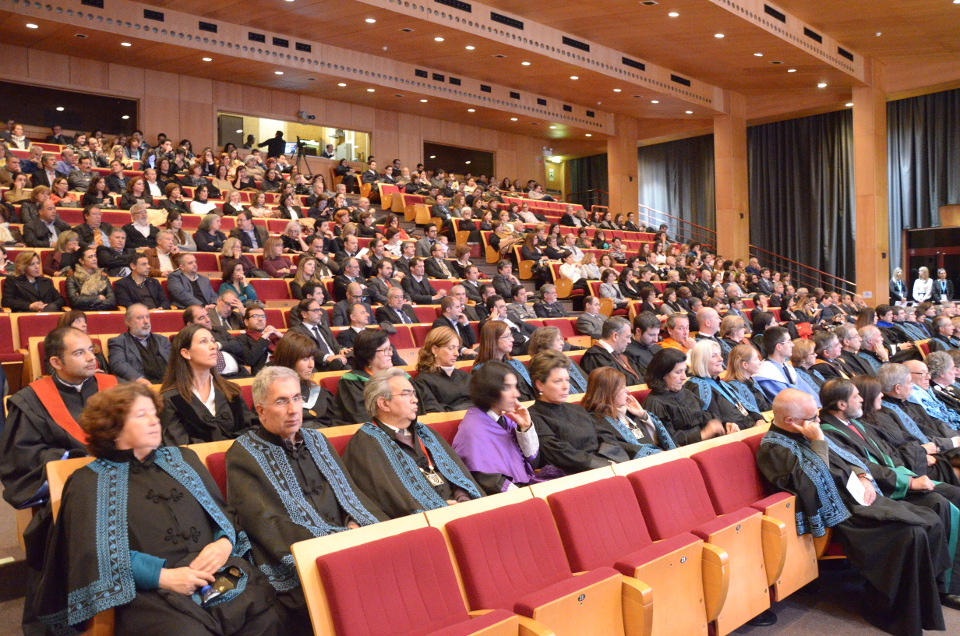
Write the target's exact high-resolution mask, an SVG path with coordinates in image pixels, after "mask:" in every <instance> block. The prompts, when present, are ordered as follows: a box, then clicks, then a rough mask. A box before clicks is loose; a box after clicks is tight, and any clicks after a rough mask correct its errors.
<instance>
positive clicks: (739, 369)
mask: <svg viewBox="0 0 960 636" xmlns="http://www.w3.org/2000/svg"><path fill="white" fill-rule="evenodd" d="M762 362H763V360H761V358H760V353H759V352H758V351H757V349H756V347H754V346H753V345H749V344H739V345H737V346H736V347H734V348H733V349H731V350H730V359H729V362H728V363H727V370H726V371H724V372H723V374H721V376H720V378H721V379H722V380H723V381H724V382H725V383H727V384H728V385H729V386H730V387H731V388H733V390H734V392H735V393H736V394H737V396H738V397H739V398H740V400H741V401H742V402H743V404H744V406H746V407H747V410H749V411H752V412H754V413H765V412H766V411H769V410H770V409H771V408H772V407H771V406H770V401H769V400H767V398H766V396H764V394H763V391H761V390H760V387H758V386H757V383H756V382H754V381H753V376H754V374H755V373H756V372H757V371H758V370H759V369H760V365H761V364H762Z"/></svg>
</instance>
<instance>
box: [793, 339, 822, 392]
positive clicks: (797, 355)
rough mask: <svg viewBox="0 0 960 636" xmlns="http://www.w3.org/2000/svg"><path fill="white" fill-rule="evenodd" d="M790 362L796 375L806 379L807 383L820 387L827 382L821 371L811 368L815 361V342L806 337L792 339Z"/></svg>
mask: <svg viewBox="0 0 960 636" xmlns="http://www.w3.org/2000/svg"><path fill="white" fill-rule="evenodd" d="M790 363H791V364H793V368H794V369H795V370H796V372H797V375H798V376H799V377H801V378H803V379H804V380H806V381H807V385H808V386H811V387H814V388H816V389H818V390H819V389H820V388H821V387H822V386H823V385H824V384H826V382H827V378H825V377H824V376H823V374H822V373H820V372H819V371H817V370H816V369H814V368H813V365H815V364H816V363H817V351H816V344H815V343H814V341H813V340H810V339H807V338H797V339H796V340H794V341H793V353H792V354H790Z"/></svg>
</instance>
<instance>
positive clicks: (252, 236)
mask: <svg viewBox="0 0 960 636" xmlns="http://www.w3.org/2000/svg"><path fill="white" fill-rule="evenodd" d="M230 236H231V237H232V238H237V239H240V249H241V251H243V252H257V253H260V252H263V246H264V245H265V244H266V243H267V238H269V236H268V234H267V228H265V227H263V226H260V225H254V224H253V214H252V213H251V212H249V211H248V210H242V211H240V213H238V214H237V226H236V227H235V228H233V229H232V230H230Z"/></svg>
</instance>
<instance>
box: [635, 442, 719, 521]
mask: <svg viewBox="0 0 960 636" xmlns="http://www.w3.org/2000/svg"><path fill="white" fill-rule="evenodd" d="M627 478H628V479H629V480H630V483H631V484H632V485H633V491H634V493H635V494H636V495H637V500H638V501H639V502H640V509H641V510H643V517H644V519H646V520H647V528H648V529H649V530H650V535H651V536H652V537H653V538H654V539H657V540H660V539H669V538H670V537H673V536H676V535H678V534H680V533H681V532H689V531H690V530H692V529H693V528H696V527H697V526H699V525H700V524H702V523H705V522H707V521H710V520H712V519H715V518H716V516H717V514H716V512H715V511H714V509H713V503H712V502H711V501H710V495H709V494H707V487H706V486H705V485H704V483H703V477H701V476H700V470H699V469H698V468H697V464H696V462H694V461H693V460H692V459H690V458H688V457H682V458H680V459H675V460H673V461H671V462H667V463H665V464H660V465H659V466H651V467H650V468H644V469H643V470H638V471H637V472H635V473H631V474H630V475H628V476H627Z"/></svg>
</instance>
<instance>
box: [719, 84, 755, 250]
mask: <svg viewBox="0 0 960 636" xmlns="http://www.w3.org/2000/svg"><path fill="white" fill-rule="evenodd" d="M727 97H728V101H729V104H730V111H729V113H728V114H726V115H717V116H716V117H714V118H713V156H714V163H715V166H714V174H715V177H714V179H715V182H716V183H715V187H716V199H717V201H716V204H717V253H718V254H722V255H723V256H724V258H727V259H737V258H743V259H746V258H747V257H748V256H749V250H750V197H749V190H748V184H747V116H746V114H747V101H746V99H745V98H744V96H743V95H740V94H739V93H727Z"/></svg>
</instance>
